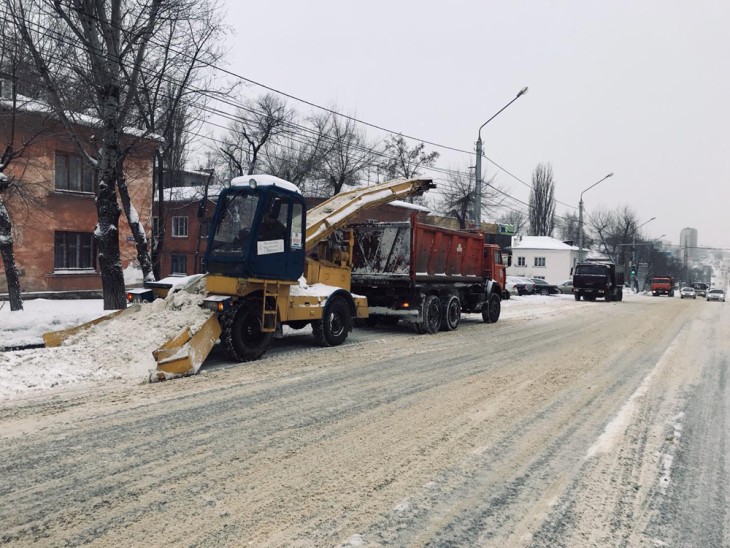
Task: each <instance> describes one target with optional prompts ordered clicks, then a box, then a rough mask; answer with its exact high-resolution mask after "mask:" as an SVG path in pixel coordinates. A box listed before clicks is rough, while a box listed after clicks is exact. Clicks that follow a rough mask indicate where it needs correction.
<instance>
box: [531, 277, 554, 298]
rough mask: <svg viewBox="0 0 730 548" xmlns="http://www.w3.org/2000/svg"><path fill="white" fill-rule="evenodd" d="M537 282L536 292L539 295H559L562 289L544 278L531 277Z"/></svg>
mask: <svg viewBox="0 0 730 548" xmlns="http://www.w3.org/2000/svg"><path fill="white" fill-rule="evenodd" d="M530 280H532V281H533V282H534V283H535V293H536V294H539V295H557V294H558V293H560V289H559V288H558V286H557V285H555V284H551V283H548V282H546V281H545V280H543V279H542V278H530Z"/></svg>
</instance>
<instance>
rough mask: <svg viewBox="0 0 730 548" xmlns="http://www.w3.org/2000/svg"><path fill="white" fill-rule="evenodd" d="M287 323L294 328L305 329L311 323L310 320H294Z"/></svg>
mask: <svg viewBox="0 0 730 548" xmlns="http://www.w3.org/2000/svg"><path fill="white" fill-rule="evenodd" d="M286 325H288V326H289V327H291V328H292V329H304V328H305V327H307V326H308V325H309V322H308V321H306V320H294V321H291V322H289V323H287V324H286Z"/></svg>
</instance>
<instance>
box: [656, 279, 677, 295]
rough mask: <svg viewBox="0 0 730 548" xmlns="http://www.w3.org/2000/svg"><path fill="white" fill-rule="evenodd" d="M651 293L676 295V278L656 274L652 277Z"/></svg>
mask: <svg viewBox="0 0 730 548" xmlns="http://www.w3.org/2000/svg"><path fill="white" fill-rule="evenodd" d="M651 294H652V295H654V296H655V297H658V296H659V295H668V296H670V297H674V279H672V277H671V276H654V277H653V278H652V279H651Z"/></svg>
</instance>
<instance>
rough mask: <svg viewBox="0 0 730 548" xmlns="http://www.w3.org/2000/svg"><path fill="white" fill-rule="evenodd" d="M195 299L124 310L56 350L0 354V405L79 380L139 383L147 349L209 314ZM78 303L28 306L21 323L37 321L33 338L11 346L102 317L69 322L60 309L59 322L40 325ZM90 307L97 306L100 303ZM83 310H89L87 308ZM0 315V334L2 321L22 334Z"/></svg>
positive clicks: (148, 360) (147, 364) (150, 364)
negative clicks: (28, 309) (45, 333)
mask: <svg viewBox="0 0 730 548" xmlns="http://www.w3.org/2000/svg"><path fill="white" fill-rule="evenodd" d="M201 301H202V294H200V293H187V292H177V293H173V294H171V295H169V296H168V298H167V299H164V300H163V299H158V300H156V301H155V302H153V303H151V304H146V303H145V304H142V305H140V306H139V307H130V308H129V309H127V311H126V312H125V313H123V314H122V315H120V316H119V317H118V318H115V319H114V320H112V321H108V322H102V323H100V324H98V325H96V326H93V327H90V328H89V329H87V330H84V331H82V332H81V333H79V334H76V335H74V336H72V337H70V338H69V339H67V340H66V341H65V343H64V344H63V345H62V346H60V347H57V348H37V349H31V350H19V351H10V352H4V353H0V402H1V401H3V400H8V399H11V398H14V397H18V396H22V395H24V394H27V393H29V392H32V391H38V390H48V389H51V388H54V387H57V386H63V385H70V384H76V383H81V382H89V381H99V380H105V379H127V380H131V381H134V382H143V381H145V380H146V379H147V378H148V372H149V370H151V369H155V368H156V364H155V361H154V359H153V357H152V351H153V350H155V349H156V348H158V347H159V346H160V345H161V344H162V343H164V342H165V341H167V340H168V339H170V338H172V337H173V336H175V335H176V334H177V333H179V332H180V331H181V330H182V329H183V328H185V327H188V326H190V328H191V330H192V331H193V332H195V330H197V329H198V328H199V327H200V325H202V323H203V322H204V321H205V320H206V319H207V318H208V317H210V314H211V313H210V312H209V311H207V310H204V309H202V308H200V306H199V304H200V302H201ZM31 302H32V301H28V303H31ZM78 302H83V301H71V302H70V301H45V302H44V303H38V305H35V304H34V306H32V307H30V308H31V309H33V308H35V310H34V311H29V312H30V313H29V314H28V315H25V318H26V320H27V321H33V318H35V319H37V320H38V324H37V325H34V326H33V332H34V335H33V336H32V337H27V338H26V339H25V340H23V339H22V338H21V337H17V338H16V344H22V343H25V344H28V343H36V342H39V340H40V334H42V333H44V332H46V331H55V330H58V329H62V328H65V327H70V326H76V325H79V324H80V323H84V321H86V320H88V319H91V318H95V317H99V316H101V315H102V314H99V313H98V311H97V313H96V314H89V310H83V313H82V314H80V315H77V316H76V317H75V318H74V317H73V315H72V314H71V313H70V312H69V310H65V315H63V321H62V322H61V321H59V322H58V323H54V324H50V325H49V322H48V321H46V319H45V316H49V317H51V316H56V314H57V313H58V309H59V308H61V309H63V308H64V307H66V306H68V305H69V303H73V304H76V303H78ZM96 303H97V305H100V301H96ZM81 308H82V307H81ZM89 308H90V309H94V308H95V307H94V306H93V305H91V306H89ZM1 312H2V315H1V316H0V318H1V320H2V324H0V325H2V329H3V330H5V328H6V321H7V320H10V322H7V323H11V322H12V323H13V324H14V327H15V329H14V330H13V331H14V332H16V333H19V332H20V331H22V323H23V319H22V318H17V319H16V318H15V317H13V316H11V314H10V313H9V312H5V311H4V310H3V311H1ZM12 314H18V313H15V312H14V313H12ZM20 314H23V313H20ZM59 315H60V314H59ZM89 316H91V318H90V317H89ZM28 326H30V325H28ZM48 327H51V329H48Z"/></svg>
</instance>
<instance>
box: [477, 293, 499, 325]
mask: <svg viewBox="0 0 730 548" xmlns="http://www.w3.org/2000/svg"><path fill="white" fill-rule="evenodd" d="M501 312H502V301H501V300H500V299H499V295H497V294H496V293H492V294H491V295H490V296H489V299H487V302H485V303H484V304H483V305H482V320H484V323H494V322H496V321H497V320H499V314H500V313H501Z"/></svg>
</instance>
